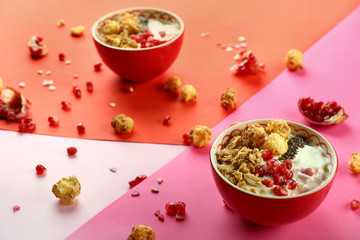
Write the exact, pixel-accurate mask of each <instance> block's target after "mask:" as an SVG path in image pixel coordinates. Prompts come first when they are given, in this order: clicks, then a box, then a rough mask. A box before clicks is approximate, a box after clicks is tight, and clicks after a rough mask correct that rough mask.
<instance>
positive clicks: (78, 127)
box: [77, 122, 85, 134]
mask: <svg viewBox="0 0 360 240" xmlns="http://www.w3.org/2000/svg"><path fill="white" fill-rule="evenodd" d="M77 131H78V133H79V134H84V133H85V126H84V125H83V124H82V123H81V122H79V123H78V125H77Z"/></svg>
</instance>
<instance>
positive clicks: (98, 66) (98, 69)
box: [94, 62, 102, 72]
mask: <svg viewBox="0 0 360 240" xmlns="http://www.w3.org/2000/svg"><path fill="white" fill-rule="evenodd" d="M101 67H102V63H101V62H97V63H95V64H94V70H95V72H99V71H101Z"/></svg>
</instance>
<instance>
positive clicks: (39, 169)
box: [35, 164, 47, 176]
mask: <svg viewBox="0 0 360 240" xmlns="http://www.w3.org/2000/svg"><path fill="white" fill-rule="evenodd" d="M35 170H36V174H37V175H39V176H44V175H45V174H46V170H47V169H46V167H44V166H43V165H41V164H38V165H37V166H36V168H35Z"/></svg>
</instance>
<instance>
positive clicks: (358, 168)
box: [348, 153, 360, 174]
mask: <svg viewBox="0 0 360 240" xmlns="http://www.w3.org/2000/svg"><path fill="white" fill-rule="evenodd" d="M348 164H349V169H350V170H351V171H352V172H353V173H358V174H360V153H353V154H352V155H351V157H350V159H349V163H348Z"/></svg>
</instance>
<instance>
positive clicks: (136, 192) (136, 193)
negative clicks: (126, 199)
mask: <svg viewBox="0 0 360 240" xmlns="http://www.w3.org/2000/svg"><path fill="white" fill-rule="evenodd" d="M139 195H140V192H139V191H138V190H134V191H132V192H131V196H133V197H137V196H139Z"/></svg>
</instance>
